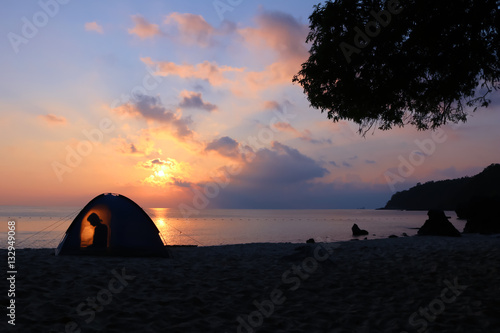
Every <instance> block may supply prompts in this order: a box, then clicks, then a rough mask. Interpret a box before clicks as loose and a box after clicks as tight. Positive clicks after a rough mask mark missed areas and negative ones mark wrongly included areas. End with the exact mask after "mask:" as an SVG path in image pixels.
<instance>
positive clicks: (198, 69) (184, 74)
mask: <svg viewBox="0 0 500 333" xmlns="http://www.w3.org/2000/svg"><path fill="white" fill-rule="evenodd" d="M141 61H142V62H144V63H145V64H146V65H148V66H155V65H157V66H158V71H157V72H156V73H155V74H156V75H159V76H169V75H174V76H179V77H181V78H186V79H187V78H196V79H202V80H207V81H208V82H209V83H210V84H211V85H213V86H220V85H223V84H230V83H232V82H233V81H232V80H231V79H230V78H229V77H228V76H230V74H234V73H241V72H243V71H244V70H245V69H244V68H236V67H231V66H219V65H217V63H215V62H209V61H204V62H202V63H200V64H197V65H189V64H183V65H177V64H176V63H173V62H168V61H153V60H151V58H149V57H146V58H141Z"/></svg>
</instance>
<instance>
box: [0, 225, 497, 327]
mask: <svg viewBox="0 0 500 333" xmlns="http://www.w3.org/2000/svg"><path fill="white" fill-rule="evenodd" d="M1 251H5V252H6V250H1ZM170 251H171V252H172V254H173V258H172V259H164V258H133V257H126V258H125V257H89V256H85V257H82V256H57V257H56V256H54V255H52V254H53V249H20V250H17V251H16V263H17V266H18V274H17V291H16V305H17V317H16V326H15V327H9V331H12V332H17V331H19V332H21V331H27V330H28V331H44V332H65V329H66V327H67V328H68V330H67V331H68V332H77V329H81V331H82V332H97V331H106V332H125V331H144V332H160V331H165V330H168V331H170V332H186V331H191V332H305V331H307V332H352V331H356V332H403V331H407V332H416V331H417V330H418V329H421V328H423V327H424V326H425V325H427V326H428V327H429V328H430V332H484V331H488V332H493V331H495V330H497V331H498V327H499V326H500V319H498V318H497V311H498V308H499V306H500V301H499V299H500V274H499V273H500V272H499V267H500V235H494V236H480V235H468V236H466V237H460V238H446V237H435V236H423V237H422V236H416V237H400V238H391V239H389V238H387V239H374V240H366V241H344V242H335V243H316V244H304V243H300V244H296V243H252V244H235V245H221V246H206V247H177V248H171V249H170ZM120 279H121V280H120ZM119 281H121V282H123V283H122V284H120V283H119ZM450 286H452V287H453V286H455V287H454V288H455V294H456V295H455V294H453V290H451V289H450V288H451V287H450ZM461 286H466V287H461ZM446 288H448V289H446ZM445 289H446V290H448V291H446V292H445V291H444V290H445ZM450 290H451V291H450ZM441 295H444V296H445V298H442V297H441ZM453 296H455V297H453ZM452 299H453V301H451V300H452ZM445 300H446V301H449V302H445ZM422 309H423V310H422ZM425 309H427V310H425ZM422 311H423V312H422ZM425 311H427V312H425ZM428 311H430V312H428ZM420 312H422V313H420ZM426 316H427V317H426ZM426 318H427V319H426ZM429 318H430V319H433V320H430V319H429ZM4 320H5V319H4ZM66 325H69V326H66ZM75 325H76V326H75ZM9 326H10V325H9ZM427 326H426V327H427Z"/></svg>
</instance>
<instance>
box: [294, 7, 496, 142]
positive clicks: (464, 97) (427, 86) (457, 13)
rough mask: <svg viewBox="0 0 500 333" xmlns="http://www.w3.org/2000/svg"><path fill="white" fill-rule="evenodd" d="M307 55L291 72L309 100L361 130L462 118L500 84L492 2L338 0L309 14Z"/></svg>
mask: <svg viewBox="0 0 500 333" xmlns="http://www.w3.org/2000/svg"><path fill="white" fill-rule="evenodd" d="M309 20H310V29H311V30H310V33H309V35H308V37H307V42H308V43H312V45H311V49H310V51H309V52H310V57H309V59H308V61H307V62H305V63H304V64H302V70H301V71H300V72H299V73H298V74H297V75H295V76H294V78H293V81H294V82H298V83H299V84H300V85H301V86H302V87H303V88H304V92H305V93H306V94H307V97H308V100H309V102H310V103H311V106H312V107H314V108H317V109H320V110H321V112H324V111H327V112H328V118H329V119H332V120H333V121H334V122H336V121H339V120H341V119H347V120H352V121H354V122H356V123H357V124H359V125H360V132H362V133H363V134H364V133H366V131H368V130H369V129H370V128H372V126H374V125H375V126H378V128H380V129H382V130H387V129H391V128H392V127H393V126H403V125H406V124H411V125H414V126H416V127H417V128H418V129H419V130H425V129H429V128H432V129H434V128H437V127H439V126H441V125H443V124H445V123H446V122H450V121H451V122H459V121H464V122H465V121H466V119H467V113H466V110H465V109H466V107H471V108H473V110H474V111H475V110H476V109H477V107H478V106H481V107H486V106H488V104H489V103H491V101H490V100H489V99H488V98H487V96H488V94H489V93H491V92H492V91H493V90H497V89H499V88H500V84H499V82H500V67H499V66H500V60H499V57H500V52H499V51H500V50H499V48H500V38H499V29H500V14H499V4H498V3H497V1H495V0H402V1H401V2H397V1H394V0H388V1H381V0H371V1H370V0H335V1H327V2H326V3H325V4H318V5H316V6H315V9H314V12H313V13H312V15H311V16H310V17H309Z"/></svg>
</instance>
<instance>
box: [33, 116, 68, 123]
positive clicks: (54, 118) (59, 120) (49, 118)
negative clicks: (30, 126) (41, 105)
mask: <svg viewBox="0 0 500 333" xmlns="http://www.w3.org/2000/svg"><path fill="white" fill-rule="evenodd" d="M38 118H40V119H42V120H43V121H45V122H46V123H48V124H50V125H64V124H66V118H64V117H62V116H61V117H58V116H56V115H54V114H52V113H49V114H45V115H39V116H38Z"/></svg>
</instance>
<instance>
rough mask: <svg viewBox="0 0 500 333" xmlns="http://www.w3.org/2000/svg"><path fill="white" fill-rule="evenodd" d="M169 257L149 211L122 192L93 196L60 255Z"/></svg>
mask: <svg viewBox="0 0 500 333" xmlns="http://www.w3.org/2000/svg"><path fill="white" fill-rule="evenodd" d="M67 254H68V255H85V254H90V255H119V256H120V255H121V256H162V257H168V251H167V250H166V248H165V246H164V245H163V242H162V240H161V238H160V231H159V230H158V228H157V227H156V225H155V224H154V222H153V221H152V220H151V218H150V217H149V215H148V214H146V212H145V211H144V210H143V209H142V208H141V207H139V205H137V204H136V203H135V202H133V201H132V200H130V199H129V198H127V197H125V196H123V195H120V194H111V193H105V194H101V195H99V196H97V197H95V198H94V199H92V200H91V201H90V202H89V203H88V204H87V205H86V206H85V207H84V208H83V209H82V210H81V211H80V213H79V214H78V215H77V216H76V217H75V219H74V220H73V222H72V223H71V225H70V226H69V228H68V230H67V231H66V234H65V235H64V238H63V240H62V241H61V243H60V244H59V246H58V247H57V249H56V255H67Z"/></svg>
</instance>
